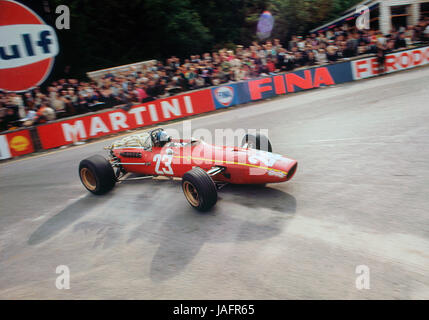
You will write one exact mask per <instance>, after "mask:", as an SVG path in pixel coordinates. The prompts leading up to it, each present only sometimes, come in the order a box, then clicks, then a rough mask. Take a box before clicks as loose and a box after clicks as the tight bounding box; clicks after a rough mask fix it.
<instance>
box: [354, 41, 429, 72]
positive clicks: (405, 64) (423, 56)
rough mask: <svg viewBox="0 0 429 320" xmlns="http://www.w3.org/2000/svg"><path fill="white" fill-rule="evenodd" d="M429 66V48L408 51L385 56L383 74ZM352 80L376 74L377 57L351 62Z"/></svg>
mask: <svg viewBox="0 0 429 320" xmlns="http://www.w3.org/2000/svg"><path fill="white" fill-rule="evenodd" d="M425 64H429V47H423V48H417V49H410V50H405V51H401V52H395V53H391V54H388V55H386V61H385V69H386V70H385V72H386V73H391V72H396V71H400V70H405V69H410V68H415V67H418V66H422V65H425ZM351 67H352V72H353V79H354V80H359V79H365V78H369V77H373V76H376V75H377V74H378V62H377V57H371V58H366V59H360V60H355V61H352V62H351Z"/></svg>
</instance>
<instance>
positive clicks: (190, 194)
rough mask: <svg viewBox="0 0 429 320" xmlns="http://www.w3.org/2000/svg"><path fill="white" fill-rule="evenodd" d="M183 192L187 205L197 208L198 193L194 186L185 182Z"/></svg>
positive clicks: (198, 201) (198, 202)
mask: <svg viewBox="0 0 429 320" xmlns="http://www.w3.org/2000/svg"><path fill="white" fill-rule="evenodd" d="M183 191H184V193H185V197H186V199H188V201H189V203H190V204H191V205H192V206H194V207H198V205H199V204H200V198H199V197H198V192H197V189H196V188H195V186H194V185H193V184H192V183H190V182H189V181H185V182H184V183H183Z"/></svg>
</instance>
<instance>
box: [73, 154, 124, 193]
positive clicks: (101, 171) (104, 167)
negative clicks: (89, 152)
mask: <svg viewBox="0 0 429 320" xmlns="http://www.w3.org/2000/svg"><path fill="white" fill-rule="evenodd" d="M79 177H80V181H81V182H82V184H83V186H84V187H85V188H86V189H87V190H88V191H90V192H92V193H94V194H97V195H101V194H105V193H107V192H109V191H110V190H112V189H113V187H114V186H115V183H116V177H115V172H114V171H113V168H112V166H111V164H110V163H109V161H107V160H106V159H105V158H104V157H102V156H99V155H95V156H92V157H89V158H87V159H84V160H82V161H81V162H80V164H79Z"/></svg>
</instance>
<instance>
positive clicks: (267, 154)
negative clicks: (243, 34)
mask: <svg viewBox="0 0 429 320" xmlns="http://www.w3.org/2000/svg"><path fill="white" fill-rule="evenodd" d="M105 149H108V150H109V152H110V159H109V160H106V159H105V158H104V157H102V156H99V155H95V156H92V157H89V158H87V159H85V160H82V161H81V162H80V165H79V176H80V179H81V181H82V184H83V185H84V186H85V188H86V189H88V190H89V191H90V192H92V193H94V194H98V195H99V194H104V193H106V192H108V191H110V190H111V189H112V188H113V187H114V186H115V183H116V182H118V181H122V180H124V176H125V175H126V174H127V173H138V174H142V175H144V176H145V177H146V176H147V177H154V176H167V177H179V178H182V189H183V193H184V194H185V197H186V199H187V200H188V202H189V204H190V205H191V206H192V207H194V208H195V209H197V210H201V211H206V210H209V209H210V208H211V207H213V206H214V205H215V204H216V201H217V190H218V189H220V188H221V187H222V186H224V185H225V184H228V183H232V184H265V183H277V182H284V181H288V180H290V179H292V177H293V176H294V174H295V172H296V169H297V161H296V160H292V159H288V158H285V157H283V156H281V155H278V154H275V153H272V148H271V143H270V141H269V140H268V138H267V137H266V136H264V135H260V134H256V135H252V134H246V135H245V136H244V138H243V142H242V147H240V148H238V147H226V146H215V145H211V144H207V143H205V142H204V141H202V140H197V139H189V140H183V139H171V137H169V136H168V135H167V133H166V132H165V131H164V130H163V129H155V130H152V131H150V132H146V133H141V134H135V135H132V136H129V137H125V138H123V139H121V140H118V141H116V142H114V143H113V144H112V145H111V146H109V147H107V148H105Z"/></svg>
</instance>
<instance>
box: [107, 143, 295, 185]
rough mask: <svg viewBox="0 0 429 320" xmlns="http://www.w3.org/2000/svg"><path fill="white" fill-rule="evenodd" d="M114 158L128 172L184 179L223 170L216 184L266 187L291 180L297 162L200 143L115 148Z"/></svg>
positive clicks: (215, 177) (262, 152)
mask: <svg viewBox="0 0 429 320" xmlns="http://www.w3.org/2000/svg"><path fill="white" fill-rule="evenodd" d="M111 152H112V155H114V157H115V158H116V161H119V163H120V165H121V166H122V167H123V169H125V171H127V172H132V173H140V174H145V175H155V176H157V175H163V176H171V177H182V176H183V175H184V174H185V173H186V172H188V171H189V170H191V169H192V168H193V167H200V168H201V169H203V170H205V171H209V170H210V169H212V168H214V167H219V168H222V169H223V170H222V172H221V173H220V174H216V175H213V176H212V178H213V180H214V181H219V182H227V183H233V184H264V183H276V182H284V181H287V180H290V179H292V177H293V176H294V174H295V172H296V168H297V161H296V160H293V159H288V158H285V157H283V156H281V155H278V154H275V153H271V152H265V151H259V150H255V149H250V148H239V147H226V146H214V145H210V144H207V143H205V142H204V141H201V140H197V141H191V140H172V141H171V142H169V143H167V144H166V145H165V146H164V147H162V148H161V147H155V146H154V147H152V148H151V149H145V148H143V147H128V146H122V147H113V148H112V149H111Z"/></svg>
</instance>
